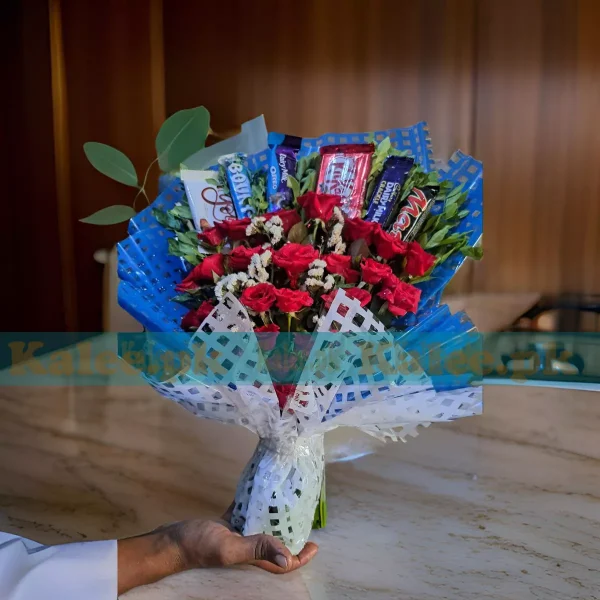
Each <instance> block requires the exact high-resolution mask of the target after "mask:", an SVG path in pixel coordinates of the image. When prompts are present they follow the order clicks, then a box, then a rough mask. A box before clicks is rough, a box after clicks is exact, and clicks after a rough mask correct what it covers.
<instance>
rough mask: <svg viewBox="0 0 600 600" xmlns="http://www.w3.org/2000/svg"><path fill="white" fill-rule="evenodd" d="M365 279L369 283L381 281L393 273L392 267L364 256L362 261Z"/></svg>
mask: <svg viewBox="0 0 600 600" xmlns="http://www.w3.org/2000/svg"><path fill="white" fill-rule="evenodd" d="M360 268H361V270H362V278H363V281H366V282H367V283H372V284H376V283H381V282H382V281H383V280H384V279H385V278H386V277H389V276H390V275H392V267H390V265H386V264H384V263H380V262H377V261H376V260H373V259H372V258H363V259H362V262H361V263H360Z"/></svg>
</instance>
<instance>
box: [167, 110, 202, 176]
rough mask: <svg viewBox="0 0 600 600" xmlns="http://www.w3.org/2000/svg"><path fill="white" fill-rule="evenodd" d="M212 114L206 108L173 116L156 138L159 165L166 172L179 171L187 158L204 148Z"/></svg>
mask: <svg viewBox="0 0 600 600" xmlns="http://www.w3.org/2000/svg"><path fill="white" fill-rule="evenodd" d="M209 123H210V114H209V112H208V111H207V110H206V108H204V106H199V107H198V108H187V109H185V110H180V111H178V112H176V113H175V114H173V115H171V116H170V117H169V118H168V119H167V120H166V121H165V122H164V123H163V124H162V127H161V128H160V131H159V132H158V135H157V136H156V153H157V155H158V164H159V165H160V168H161V169H162V170H163V171H165V172H169V171H173V170H176V169H179V166H180V165H181V163H182V162H184V161H185V159H186V158H189V157H190V156H191V155H192V154H194V153H195V152H197V151H198V150H201V149H202V148H204V144H205V143H206V136H207V135H208V129H209Z"/></svg>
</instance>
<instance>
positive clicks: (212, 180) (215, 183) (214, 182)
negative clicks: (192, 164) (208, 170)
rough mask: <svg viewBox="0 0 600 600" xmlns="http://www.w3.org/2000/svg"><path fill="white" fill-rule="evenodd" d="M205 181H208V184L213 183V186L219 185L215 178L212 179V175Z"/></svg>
mask: <svg viewBox="0 0 600 600" xmlns="http://www.w3.org/2000/svg"><path fill="white" fill-rule="evenodd" d="M206 183H208V184H209V185H214V186H217V187H218V186H219V182H218V181H217V180H216V179H213V178H212V177H209V178H208V179H207V180H206Z"/></svg>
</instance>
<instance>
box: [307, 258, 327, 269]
mask: <svg viewBox="0 0 600 600" xmlns="http://www.w3.org/2000/svg"><path fill="white" fill-rule="evenodd" d="M308 266H309V267H311V268H314V269H324V268H325V267H326V266H327V263H326V262H325V261H324V260H321V259H320V258H315V260H313V261H312V262H311V263H310V265H308Z"/></svg>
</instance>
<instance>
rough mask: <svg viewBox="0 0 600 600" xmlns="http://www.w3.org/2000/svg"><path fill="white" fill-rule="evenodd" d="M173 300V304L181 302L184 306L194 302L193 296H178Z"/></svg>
mask: <svg viewBox="0 0 600 600" xmlns="http://www.w3.org/2000/svg"><path fill="white" fill-rule="evenodd" d="M171 300H172V301H173V302H180V303H181V304H183V303H185V302H189V301H190V300H192V296H191V295H190V294H178V295H177V296H173V297H172V298H171Z"/></svg>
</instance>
